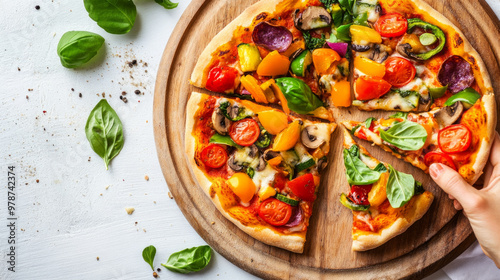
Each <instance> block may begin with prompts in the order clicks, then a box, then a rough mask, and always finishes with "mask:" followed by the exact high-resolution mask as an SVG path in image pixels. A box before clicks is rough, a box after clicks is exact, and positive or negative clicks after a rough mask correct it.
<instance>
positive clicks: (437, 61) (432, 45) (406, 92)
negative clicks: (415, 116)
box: [350, 0, 492, 112]
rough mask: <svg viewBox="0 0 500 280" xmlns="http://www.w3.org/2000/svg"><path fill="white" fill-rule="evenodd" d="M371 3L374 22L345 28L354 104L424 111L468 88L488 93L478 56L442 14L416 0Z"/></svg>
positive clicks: (487, 82)
mask: <svg viewBox="0 0 500 280" xmlns="http://www.w3.org/2000/svg"><path fill="white" fill-rule="evenodd" d="M375 2H378V5H379V6H378V7H379V8H380V11H381V12H380V17H379V18H378V19H377V21H376V22H375V23H373V24H372V23H369V24H368V25H366V26H363V25H359V24H353V25H352V26H350V34H351V37H352V49H353V50H354V54H353V56H354V59H353V60H354V61H353V62H354V63H353V64H354V71H353V72H354V73H353V88H354V95H355V100H354V101H353V105H354V106H356V107H358V108H359V109H361V110H367V111H371V110H377V109H381V110H386V111H404V112H410V111H419V112H423V111H425V112H427V111H429V110H431V109H433V108H435V107H442V106H443V102H444V101H446V99H447V98H448V97H450V96H451V95H453V94H456V93H458V92H461V91H463V90H466V89H467V88H473V89H474V90H475V91H477V92H478V93H480V94H481V95H484V94H490V93H492V87H491V82H490V80H489V76H488V74H487V72H486V68H485V66H484V63H483V62H482V60H481V58H480V57H479V55H478V53H477V52H476V51H475V50H474V49H473V48H472V46H471V45H470V43H469V42H468V41H467V39H466V38H465V36H464V35H463V34H462V33H461V32H460V31H459V30H458V29H457V27H456V26H454V25H453V24H452V23H451V22H450V21H449V20H448V19H446V18H445V17H444V16H443V15H441V14H440V13H438V12H437V11H435V10H434V9H432V8H431V7H430V6H429V5H427V4H426V3H425V2H424V1H420V0H413V1H409V0H380V1H374V3H375Z"/></svg>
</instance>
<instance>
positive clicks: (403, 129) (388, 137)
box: [378, 121, 427, 151]
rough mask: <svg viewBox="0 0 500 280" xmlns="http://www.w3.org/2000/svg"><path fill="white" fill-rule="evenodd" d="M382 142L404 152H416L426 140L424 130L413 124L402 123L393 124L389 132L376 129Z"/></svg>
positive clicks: (420, 126)
mask: <svg viewBox="0 0 500 280" xmlns="http://www.w3.org/2000/svg"><path fill="white" fill-rule="evenodd" d="M378 130H379V132H380V137H381V138H382V140H384V141H386V142H387V143H389V144H392V145H394V146H396V147H397V148H399V149H401V150H405V151H417V150H419V149H420V148H422V147H423V146H424V144H425V141H426V140H427V131H426V130H425V128H424V127H423V126H422V125H420V124H418V123H414V122H410V121H404V122H400V123H397V124H395V125H394V126H393V127H391V128H389V130H387V131H384V130H383V129H381V128H379V129H378Z"/></svg>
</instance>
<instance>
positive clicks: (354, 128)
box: [351, 124, 361, 135]
mask: <svg viewBox="0 0 500 280" xmlns="http://www.w3.org/2000/svg"><path fill="white" fill-rule="evenodd" d="M360 127H361V125H360V124H358V125H356V126H355V127H353V128H352V129H351V134H352V135H354V133H356V130H358V128H360Z"/></svg>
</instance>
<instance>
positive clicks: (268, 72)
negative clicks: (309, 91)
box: [257, 51, 290, 76]
mask: <svg viewBox="0 0 500 280" xmlns="http://www.w3.org/2000/svg"><path fill="white" fill-rule="evenodd" d="M289 67H290V60H289V59H288V57H286V56H284V55H281V54H280V53H279V52H278V51H272V52H270V53H269V54H268V55H267V56H266V57H264V59H263V60H262V62H261V63H260V64H259V67H258V68H257V74H259V75H260V76H280V75H285V74H287V73H288V68H289Z"/></svg>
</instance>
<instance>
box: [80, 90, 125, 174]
mask: <svg viewBox="0 0 500 280" xmlns="http://www.w3.org/2000/svg"><path fill="white" fill-rule="evenodd" d="M85 134H86V135H87V139H88V140H89V143H90V147H92V150H94V152H96V154H98V155H99V156H100V157H101V158H102V159H104V164H105V165H106V170H108V165H109V162H110V161H111V160H112V159H113V158H114V157H116V156H117V155H118V154H119V153H120V151H121V150H122V148H123V142H124V140H123V127H122V122H121V121H120V118H119V117H118V115H117V114H116V112H115V110H113V108H111V106H110V105H109V104H108V102H107V101H106V99H102V100H101V101H99V103H97V105H96V106H95V107H94V109H92V112H90V115H89V118H88V119H87V124H86V125H85Z"/></svg>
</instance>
